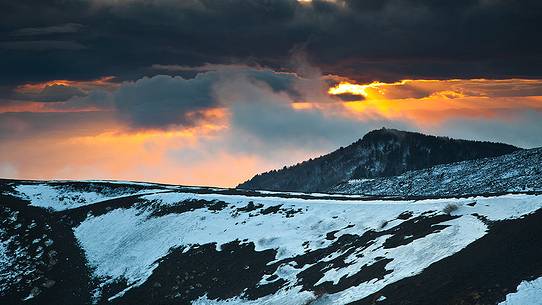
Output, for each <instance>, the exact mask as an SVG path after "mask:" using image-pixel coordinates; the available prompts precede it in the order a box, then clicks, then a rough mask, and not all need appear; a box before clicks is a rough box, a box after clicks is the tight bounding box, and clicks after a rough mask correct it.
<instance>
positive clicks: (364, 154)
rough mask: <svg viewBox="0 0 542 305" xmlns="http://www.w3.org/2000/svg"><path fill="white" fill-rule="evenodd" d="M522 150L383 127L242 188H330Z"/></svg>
mask: <svg viewBox="0 0 542 305" xmlns="http://www.w3.org/2000/svg"><path fill="white" fill-rule="evenodd" d="M518 149H519V148H517V147H514V146H511V145H507V144H501V143H491V142H479V141H467V140H457V139H450V138H447V137H436V136H430V135H424V134H420V133H414V132H406V131H399V130H395V129H385V128H382V129H379V130H374V131H371V132H369V133H367V134H366V135H365V136H364V137H363V138H362V139H360V140H358V141H357V142H355V143H353V144H351V145H349V146H347V147H344V148H340V149H338V150H336V151H334V152H332V153H330V154H327V155H324V156H321V157H319V158H316V159H312V160H308V161H305V162H302V163H299V164H297V165H294V166H291V167H288V168H284V169H281V170H273V171H270V172H267V173H263V174H259V175H256V176H255V177H253V178H252V179H250V180H248V181H246V182H244V183H241V184H240V185H239V186H238V188H242V189H259V190H273V191H298V192H326V191H329V190H330V189H331V188H332V187H334V186H335V185H337V184H338V183H340V182H343V181H347V180H351V179H366V178H375V177H386V176H395V175H399V174H402V173H404V172H406V171H410V170H416V169H422V168H429V167H431V166H434V165H438V164H447V163H452V162H457V161H464V160H473V159H479V158H485V157H494V156H501V155H504V154H508V153H511V152H514V151H516V150H518Z"/></svg>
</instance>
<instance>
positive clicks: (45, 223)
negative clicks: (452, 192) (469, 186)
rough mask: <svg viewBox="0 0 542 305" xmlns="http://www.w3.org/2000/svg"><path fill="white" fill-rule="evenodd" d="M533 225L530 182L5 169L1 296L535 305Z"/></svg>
mask: <svg viewBox="0 0 542 305" xmlns="http://www.w3.org/2000/svg"><path fill="white" fill-rule="evenodd" d="M418 199H419V198H418ZM541 224H542V195H540V194H539V193H532V194H505V195H500V196H493V197H465V198H447V199H421V200H420V199H419V200H399V199H395V200H391V199H376V198H373V199H367V198H365V197H356V196H349V197H339V196H324V195H314V196H311V195H304V196H300V197H298V196H297V195H295V194H292V193H269V192H245V191H239V190H226V189H212V188H196V187H181V186H170V185H159V184H149V183H139V184H136V183H129V182H119V183H114V182H104V181H94V182H62V181H54V182H37V181H13V180H3V181H0V304H11V305H16V304H55V305H56V304H70V305H73V304H119V305H120V304H126V305H128V304H198V305H203V304H206V305H211V304H215V305H225V304H230V305H231V304H250V305H255V304H267V305H275V304H276V305H279V304H280V305H282V304H291V305H305V304H320V305H323V304H384V305H398V304H399V305H401V304H419V305H425V304H427V305H434V304H439V305H448V304H449V305H451V304H466V305H469V304H472V305H474V304H478V305H497V304H500V305H505V304H506V305H525V304H537V303H536V300H540V299H541V298H542V262H541V260H540V257H541V256H542V248H541V247H540V244H542V225H541ZM412 287H416V289H412Z"/></svg>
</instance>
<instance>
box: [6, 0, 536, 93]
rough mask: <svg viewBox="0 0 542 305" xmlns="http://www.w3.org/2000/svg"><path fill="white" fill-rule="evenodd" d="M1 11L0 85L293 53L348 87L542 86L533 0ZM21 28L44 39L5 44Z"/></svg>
mask: <svg viewBox="0 0 542 305" xmlns="http://www.w3.org/2000/svg"><path fill="white" fill-rule="evenodd" d="M0 11H2V13H1V14H2V18H0V33H2V39H1V42H0V44H1V46H2V48H1V49H0V65H1V66H2V67H3V73H2V75H1V76H0V85H14V84H20V83H23V82H36V81H43V80H50V79H55V78H56V79H58V78H60V79H95V78H98V77H100V76H104V75H115V76H119V79H124V80H126V79H132V80H133V79H138V78H140V77H141V76H143V75H149V74H150V73H152V72H153V70H152V69H151V68H150V67H151V66H152V65H156V64H158V65H179V66H201V65H204V64H205V63H212V64H230V63H240V62H241V63H249V64H252V63H254V64H260V65H265V66H270V67H273V68H275V69H279V70H289V69H292V67H291V66H289V65H288V58H289V56H290V52H291V51H292V50H295V49H299V48H302V49H304V50H305V51H306V53H307V54H308V56H309V57H310V59H311V61H312V62H313V63H314V64H315V65H317V66H319V67H320V68H322V69H323V72H324V73H334V74H339V75H344V76H349V77H351V78H354V79H358V80H374V79H378V80H386V81H389V80H396V79H401V78H450V77H457V78H465V77H467V78H471V77H489V78H508V77H542V74H541V71H542V55H541V54H542V40H540V39H538V36H539V29H540V27H541V23H542V21H541V20H542V2H540V1H535V0H525V1H496V0H459V1H434V0H415V1H406V0H380V1H376V0H374V1H373V0H363V1H355V0H344V1H341V0H337V1H335V2H329V1H316V0H315V1H312V3H309V4H300V3H298V2H297V1H294V0H277V1H267V0H190V1H178V2H177V1H169V0H164V1H142V0H125V1H99V0H94V1H83V0H79V1H70V2H65V1H5V2H3V3H2V4H0ZM70 24H72V25H73V24H81V25H84V27H81V28H77V27H73V26H66V25H70ZM59 25H60V26H59ZM62 25H64V26H62ZM59 27H61V28H59ZM76 28H77V30H78V31H75V29H76ZM40 29H41V30H40ZM72 30H73V31H72ZM21 31H22V33H34V34H36V33H40V32H41V33H46V32H50V34H48V36H47V38H48V39H47V40H36V39H25V38H32V37H33V36H13V35H10V33H21ZM53 32H54V33H53ZM4 34H5V35H4ZM49 37H50V39H49Z"/></svg>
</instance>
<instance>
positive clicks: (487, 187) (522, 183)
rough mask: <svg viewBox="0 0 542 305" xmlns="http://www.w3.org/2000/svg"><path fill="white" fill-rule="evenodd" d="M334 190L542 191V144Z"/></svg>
mask: <svg viewBox="0 0 542 305" xmlns="http://www.w3.org/2000/svg"><path fill="white" fill-rule="evenodd" d="M332 191H333V192H337V193H344V194H366V195H391V196H456V195H465V194H484V193H506V192H526V191H542V148H535V149H529V150H521V151H517V152H514V153H511V154H508V155H504V156H500V157H494V158H485V159H477V160H471V161H463V162H458V163H452V164H445V165H438V166H434V167H431V168H428V169H422V170H416V171H410V172H406V173H404V174H402V175H399V176H394V177H383V178H375V179H363V180H350V181H347V182H345V183H341V184H339V185H338V186H336V187H335V188H333V189H332Z"/></svg>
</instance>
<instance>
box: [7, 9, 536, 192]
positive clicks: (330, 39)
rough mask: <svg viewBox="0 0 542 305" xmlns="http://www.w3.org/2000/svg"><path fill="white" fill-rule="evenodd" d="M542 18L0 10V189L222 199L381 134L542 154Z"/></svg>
mask: <svg viewBox="0 0 542 305" xmlns="http://www.w3.org/2000/svg"><path fill="white" fill-rule="evenodd" d="M541 28H542V2H540V1H534V0H533V1H529V0H524V1H507V0H457V1H440V0H412V1H406V0H363V1H355V0H335V1H332V0H320V1H316V0H313V1H298V0H275V1H270V0H184V1H173V0H63V1H47V0H40V1H25V0H23V1H2V2H0V71H1V73H0V177H4V178H17V179H120V180H138V181H155V182H165V183H173V184H186V185H213V186H223V187H233V186H235V185H237V184H238V183H240V182H243V181H245V180H247V179H249V178H251V177H252V176H253V175H255V174H257V173H260V172H263V171H267V170H270V169H274V168H281V167H283V166H285V165H292V164H295V163H297V162H300V161H303V160H305V159H308V158H313V157H317V156H320V155H322V154H325V153H328V152H330V151H333V150H335V149H337V148H338V147H340V146H346V145H349V144H350V143H352V142H354V141H356V140H357V139H359V138H361V137H362V136H363V135H364V134H365V133H367V132H368V131H370V130H373V129H377V128H381V127H388V128H397V129H402V130H409V131H419V132H423V133H429V134H435V135H443V136H450V137H455V138H465V139H475V140H488V141H499V142H505V143H510V144H513V145H517V146H520V147H524V148H532V147H539V146H542V40H541V39H540V38H539V36H540V33H539V32H540V29H541Z"/></svg>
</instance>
